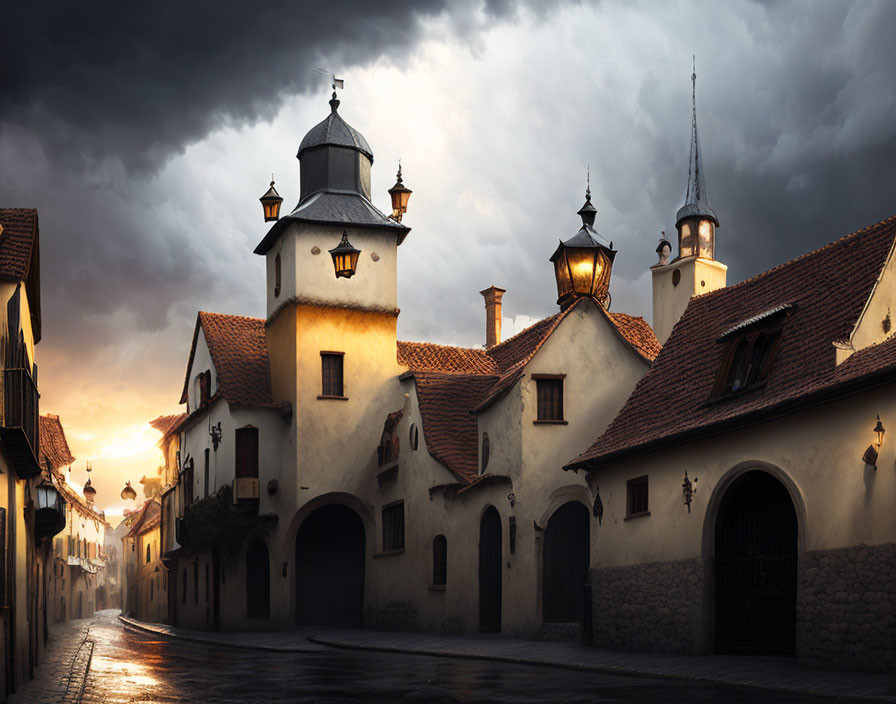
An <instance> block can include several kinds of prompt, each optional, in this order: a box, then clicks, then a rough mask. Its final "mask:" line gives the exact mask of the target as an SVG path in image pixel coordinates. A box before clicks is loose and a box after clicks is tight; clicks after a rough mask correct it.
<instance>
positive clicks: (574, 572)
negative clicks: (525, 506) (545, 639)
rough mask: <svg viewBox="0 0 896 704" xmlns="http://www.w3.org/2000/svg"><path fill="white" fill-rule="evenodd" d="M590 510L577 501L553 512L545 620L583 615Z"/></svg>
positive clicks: (546, 560)
mask: <svg viewBox="0 0 896 704" xmlns="http://www.w3.org/2000/svg"><path fill="white" fill-rule="evenodd" d="M589 518H590V517H589V515H588V509H587V508H586V507H585V506H583V505H582V504H580V503H579V502H578V501H570V502H568V503H565V504H563V505H562V506H561V507H560V508H558V509H557V510H556V511H554V513H553V514H551V518H550V520H549V521H548V525H547V528H546V529H545V532H544V555H543V565H544V572H543V582H542V585H543V599H542V616H543V618H544V620H545V621H566V622H571V621H578V620H580V619H581V618H582V613H583V606H584V586H585V582H586V581H587V580H588V566H589V565H590V564H591V554H590V543H591V541H590V532H591V528H590V525H589Z"/></svg>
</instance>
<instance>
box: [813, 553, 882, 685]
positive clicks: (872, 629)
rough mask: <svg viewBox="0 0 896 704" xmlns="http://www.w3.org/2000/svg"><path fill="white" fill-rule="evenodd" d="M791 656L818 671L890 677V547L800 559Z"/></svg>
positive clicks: (819, 554) (820, 554) (823, 554)
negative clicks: (874, 672) (866, 672)
mask: <svg viewBox="0 0 896 704" xmlns="http://www.w3.org/2000/svg"><path fill="white" fill-rule="evenodd" d="M797 655H798V656H799V658H800V660H801V661H802V662H804V663H806V664H808V665H814V666H818V667H825V668H830V669H838V670H879V671H887V672H896V543H888V544H885V545H873V546H866V545H858V546H853V547H849V548H840V549H837V550H818V551H813V552H808V553H806V554H805V555H804V556H803V559H802V560H800V566H799V593H798V596H797Z"/></svg>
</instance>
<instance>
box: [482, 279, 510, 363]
mask: <svg viewBox="0 0 896 704" xmlns="http://www.w3.org/2000/svg"><path fill="white" fill-rule="evenodd" d="M479 293H480V294H482V297H483V298H484V299H485V346H486V348H488V347H494V346H495V345H497V344H499V343H500V342H501V299H502V298H503V297H504V294H505V293H506V291H505V290H504V289H503V288H498V287H497V286H491V287H489V288H487V289H485V291H480V292H479Z"/></svg>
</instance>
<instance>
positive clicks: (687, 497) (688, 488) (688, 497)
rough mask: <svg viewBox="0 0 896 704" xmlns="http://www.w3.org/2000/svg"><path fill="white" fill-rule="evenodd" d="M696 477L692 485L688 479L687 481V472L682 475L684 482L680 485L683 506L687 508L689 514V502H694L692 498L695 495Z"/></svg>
mask: <svg viewBox="0 0 896 704" xmlns="http://www.w3.org/2000/svg"><path fill="white" fill-rule="evenodd" d="M697 481H698V479H697V477H694V481H693V483H692V482H691V480H690V479H688V473H687V470H685V473H684V481H683V482H682V483H681V493H682V494H683V495H684V504H685V506H687V507H688V513H690V512H691V502H692V501H693V500H694V496H696V495H697V487H696V484H697Z"/></svg>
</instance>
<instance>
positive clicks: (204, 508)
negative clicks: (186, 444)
mask: <svg viewBox="0 0 896 704" xmlns="http://www.w3.org/2000/svg"><path fill="white" fill-rule="evenodd" d="M184 523H185V524H186V529H187V535H188V536H189V542H190V545H191V547H193V548H195V549H196V550H198V551H200V552H204V551H206V550H217V551H218V554H219V555H220V556H221V558H222V559H223V560H224V562H225V564H227V565H232V564H233V563H234V562H235V561H236V559H237V557H238V556H239V552H240V547H241V546H242V544H243V540H245V539H246V536H247V535H248V534H249V532H250V531H251V530H252V528H253V525H254V523H253V521H252V519H251V517H250V516H247V515H245V514H243V513H240V512H238V511H237V510H236V509H235V507H234V506H233V494H232V490H231V488H230V487H229V486H225V487H222V488H221V489H219V490H218V491H217V493H215V494H213V495H212V496H209V497H208V498H207V499H202V500H201V501H197V502H195V503H193V504H191V505H190V506H187V508H186V510H185V511H184Z"/></svg>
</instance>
